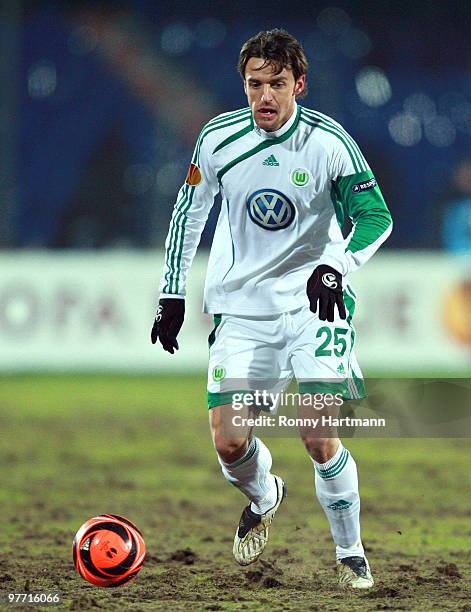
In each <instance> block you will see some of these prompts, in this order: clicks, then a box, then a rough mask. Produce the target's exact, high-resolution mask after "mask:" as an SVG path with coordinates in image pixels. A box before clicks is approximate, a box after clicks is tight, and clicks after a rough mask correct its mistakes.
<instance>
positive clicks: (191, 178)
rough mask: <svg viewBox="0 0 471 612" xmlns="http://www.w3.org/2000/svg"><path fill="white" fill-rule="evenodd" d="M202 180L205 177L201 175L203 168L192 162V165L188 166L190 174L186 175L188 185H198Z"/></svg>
mask: <svg viewBox="0 0 471 612" xmlns="http://www.w3.org/2000/svg"><path fill="white" fill-rule="evenodd" d="M202 180H203V177H202V175H201V170H200V169H199V168H198V166H197V165H196V164H190V167H189V168H188V174H187V175H186V179H185V183H188V185H191V186H192V187H196V185H199V184H200V183H201V181H202Z"/></svg>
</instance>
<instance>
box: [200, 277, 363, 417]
mask: <svg viewBox="0 0 471 612" xmlns="http://www.w3.org/2000/svg"><path fill="white" fill-rule="evenodd" d="M344 298H345V306H346V309H347V313H348V316H347V319H346V320H342V319H340V317H339V316H338V312H337V310H336V312H335V317H336V318H335V320H334V322H333V323H329V322H328V321H321V320H320V319H319V317H318V316H317V314H314V313H312V312H311V311H310V310H309V309H308V308H307V307H303V308H299V309H298V310H295V311H291V312H285V313H282V314H277V315H271V316H263V317H253V316H235V315H226V314H222V315H215V316H214V323H215V327H214V329H213V331H212V332H211V334H210V336H209V339H208V341H209V347H210V348H209V368H208V407H209V408H213V407H214V406H220V405H223V404H228V403H231V401H232V395H233V393H240V392H241V391H253V390H255V389H267V390H268V391H278V392H280V391H283V390H284V389H286V387H287V386H288V385H289V383H290V381H291V379H292V378H293V376H295V377H296V379H297V382H298V385H299V392H300V393H340V394H341V395H342V397H343V399H359V398H362V397H365V396H366V393H365V388H364V383H363V376H362V373H361V370H360V367H359V365H358V362H357V360H356V357H355V353H354V350H353V346H354V342H355V330H354V328H353V326H352V324H351V320H352V316H353V312H354V309H355V295H354V293H353V292H352V291H351V290H350V288H348V289H347V290H346V291H345V292H344Z"/></svg>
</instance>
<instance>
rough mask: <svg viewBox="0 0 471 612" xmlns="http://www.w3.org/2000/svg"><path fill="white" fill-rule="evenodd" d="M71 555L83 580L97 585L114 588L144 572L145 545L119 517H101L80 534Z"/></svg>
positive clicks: (123, 519)
mask: <svg viewBox="0 0 471 612" xmlns="http://www.w3.org/2000/svg"><path fill="white" fill-rule="evenodd" d="M72 554H73V559H74V565H75V569H76V570H77V571H78V573H79V574H80V575H81V576H82V578H85V580H88V581H89V582H91V583H92V584H95V585H97V586H102V587H115V586H121V585H122V584H125V583H126V582H128V581H129V580H131V579H132V578H134V577H135V576H136V575H137V574H138V573H139V572H140V571H141V568H142V564H143V563H144V559H145V557H146V545H145V542H144V538H143V537H142V534H141V532H140V531H139V529H138V528H137V527H136V526H135V525H134V524H133V523H131V521H129V520H128V519H126V518H123V517H122V516H118V515H116V514H101V515H100V516H95V517H93V518H91V519H90V520H88V521H87V522H86V523H84V524H83V525H82V526H81V527H80V529H79V530H78V531H77V533H76V535H75V538H74V542H73V545H72Z"/></svg>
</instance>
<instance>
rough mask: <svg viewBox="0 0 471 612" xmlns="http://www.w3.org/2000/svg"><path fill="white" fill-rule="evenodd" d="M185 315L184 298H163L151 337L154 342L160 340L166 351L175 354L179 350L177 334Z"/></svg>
mask: <svg viewBox="0 0 471 612" xmlns="http://www.w3.org/2000/svg"><path fill="white" fill-rule="evenodd" d="M184 317H185V300H184V299H182V298H162V299H161V300H159V307H158V308H157V314H156V315H155V320H154V325H153V326H152V332H151V334H150V339H151V340H152V344H155V343H156V342H157V338H158V339H159V340H160V344H161V345H162V346H163V348H164V350H165V351H168V352H169V353H171V354H172V355H173V353H174V350H173V349H176V350H177V351H178V342H177V336H178V332H179V331H180V329H181V326H182V325H183V319H184Z"/></svg>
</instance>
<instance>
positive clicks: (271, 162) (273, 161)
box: [263, 155, 280, 166]
mask: <svg viewBox="0 0 471 612" xmlns="http://www.w3.org/2000/svg"><path fill="white" fill-rule="evenodd" d="M263 165H264V166H279V165H280V164H279V163H278V160H277V159H276V157H275V156H274V155H270V156H269V157H267V158H266V159H265V160H264V162H263Z"/></svg>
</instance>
